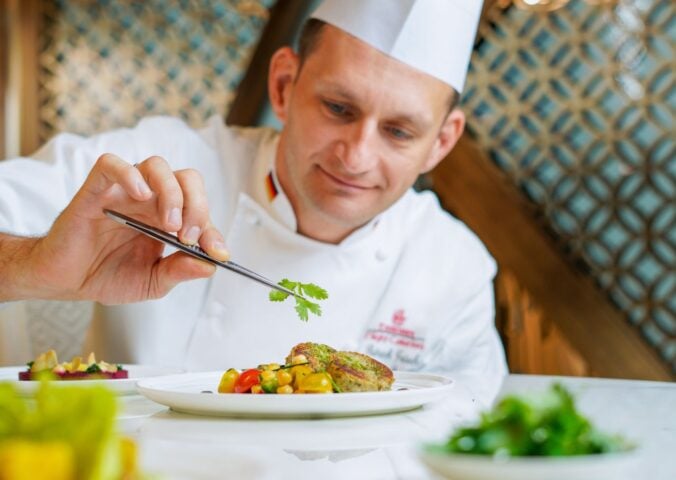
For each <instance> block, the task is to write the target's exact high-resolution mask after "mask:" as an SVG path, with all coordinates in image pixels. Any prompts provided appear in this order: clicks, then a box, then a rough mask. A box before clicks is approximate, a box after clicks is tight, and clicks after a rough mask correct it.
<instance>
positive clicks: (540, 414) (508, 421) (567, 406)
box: [428, 384, 633, 457]
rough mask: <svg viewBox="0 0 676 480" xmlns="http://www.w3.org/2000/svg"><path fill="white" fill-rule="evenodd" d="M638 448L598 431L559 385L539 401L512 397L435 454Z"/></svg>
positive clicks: (538, 453)
mask: <svg viewBox="0 0 676 480" xmlns="http://www.w3.org/2000/svg"><path fill="white" fill-rule="evenodd" d="M632 447H633V446H632V445H631V444H629V443H628V442H626V441H625V440H624V439H623V438H622V437H620V436H618V435H608V434H604V433H601V432H599V431H598V430H596V429H595V428H594V427H593V426H592V424H591V423H590V422H589V420H588V419H587V418H585V417H584V416H583V415H582V414H580V412H578V411H577V410H576V408H575V401H574V398H573V395H572V394H571V393H570V392H569V391H568V390H566V389H565V388H564V387H563V386H562V385H560V384H554V385H553V386H552V387H551V389H550V390H549V391H547V392H546V393H545V394H544V395H541V396H539V397H528V398H526V397H520V396H508V397H505V398H503V399H502V400H500V401H499V402H498V403H497V405H496V406H495V407H494V408H493V409H492V410H491V411H489V412H485V413H483V414H481V418H480V420H479V422H478V424H477V425H476V426H469V427H464V428H460V429H458V430H457V431H456V432H455V433H454V434H453V435H452V436H451V438H450V439H449V440H448V442H446V443H445V444H441V445H431V446H429V447H428V448H429V450H431V451H434V452H452V453H465V454H478V455H493V456H496V457H510V456H515V457H516V456H556V457H560V456H568V455H588V454H597V453H610V452H621V451H627V450H630V449H631V448H632Z"/></svg>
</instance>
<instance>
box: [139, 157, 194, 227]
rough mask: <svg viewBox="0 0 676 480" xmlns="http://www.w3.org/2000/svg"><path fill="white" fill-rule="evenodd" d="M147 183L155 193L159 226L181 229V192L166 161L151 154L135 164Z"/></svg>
mask: <svg viewBox="0 0 676 480" xmlns="http://www.w3.org/2000/svg"><path fill="white" fill-rule="evenodd" d="M136 168H137V169H138V170H139V171H140V172H141V174H142V175H143V177H144V178H145V180H146V182H147V183H148V185H150V188H151V189H152V191H153V192H155V194H157V208H158V210H159V215H160V217H159V218H158V222H159V223H160V225H161V228H163V229H165V230H168V231H170V232H177V231H179V230H180V229H181V226H182V218H183V192H182V191H181V186H180V185H179V183H178V180H176V177H175V176H174V172H173V171H172V170H171V167H169V164H168V163H167V161H166V160H165V159H164V158H162V157H158V156H152V157H149V158H147V159H145V160H144V161H142V162H141V163H138V164H136Z"/></svg>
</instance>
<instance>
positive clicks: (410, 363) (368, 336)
mask: <svg viewBox="0 0 676 480" xmlns="http://www.w3.org/2000/svg"><path fill="white" fill-rule="evenodd" d="M364 340H365V341H366V350H367V351H366V353H368V354H369V355H372V356H374V357H377V358H378V359H380V360H381V361H384V362H385V363H388V364H389V365H391V366H394V367H395V368H397V369H399V368H402V367H403V368H409V369H415V368H420V367H422V366H423V364H422V360H421V353H422V351H423V350H424V349H425V338H424V337H422V336H420V335H419V334H418V333H417V332H416V331H415V330H414V329H412V328H409V327H407V326H406V312H405V311H404V310H403V309H397V310H395V311H394V313H393V314H392V317H391V318H390V321H389V322H379V323H378V325H377V326H375V327H374V328H369V329H368V330H366V332H365V334H364Z"/></svg>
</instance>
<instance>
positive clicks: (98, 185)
mask: <svg viewBox="0 0 676 480" xmlns="http://www.w3.org/2000/svg"><path fill="white" fill-rule="evenodd" d="M480 11H481V2H480V1H478V0H476V1H475V0H417V1H416V0H399V1H397V2H383V1H381V0H327V1H325V2H324V3H323V4H321V5H320V6H319V8H318V9H317V10H316V12H315V13H314V14H313V15H312V17H311V19H310V20H309V21H308V22H307V24H306V27H305V29H304V31H303V34H302V36H301V40H300V43H299V45H300V46H299V51H298V52H295V51H293V50H292V49H291V48H289V47H285V48H282V49H280V50H278V51H277V52H276V53H275V54H274V55H273V56H272V58H271V61H270V73H269V79H268V87H269V95H270V100H271V104H272V107H273V109H274V112H275V113H276V115H277V116H278V118H279V120H280V121H281V123H282V124H283V128H282V130H281V132H277V131H274V130H272V129H269V128H254V129H250V128H234V127H229V126H226V125H224V123H223V120H222V119H221V118H212V119H211V120H210V121H209V122H208V124H207V125H206V126H205V127H204V128H202V129H200V130H194V129H192V128H190V127H189V126H187V125H186V124H185V123H183V122H182V121H180V120H177V119H174V118H168V117H155V118H148V119H145V120H143V121H141V122H140V123H139V124H138V125H137V126H135V127H134V128H132V129H122V130H116V131H112V132H107V133H102V134H98V135H95V136H92V137H90V138H82V137H79V136H75V135H71V134H60V135H58V136H56V137H55V138H53V139H52V140H51V141H50V142H49V143H47V144H46V145H45V146H44V147H43V148H41V149H40V150H39V151H38V152H36V153H35V154H34V155H33V156H32V158H30V159H29V158H20V159H13V160H8V161H4V162H0V231H1V232H5V233H3V234H0V272H2V275H1V277H0V301H4V302H7V301H14V300H22V299H38V298H40V299H63V300H94V301H97V302H98V304H97V307H96V310H95V315H94V318H93V320H92V324H91V327H90V332H89V335H88V340H87V346H86V347H85V350H86V351H89V350H92V351H95V352H97V356H99V358H105V359H108V360H110V361H115V362H128V363H141V364H156V365H157V364H162V365H176V366H182V367H185V368H188V369H191V370H218V369H225V368H228V367H237V368H243V367H247V366H251V365H257V364H259V363H261V362H265V361H274V360H280V359H282V358H284V356H285V355H286V353H287V352H288V351H289V349H290V348H291V347H292V346H293V345H294V344H296V343H299V342H303V341H313V342H321V343H326V344H329V345H331V346H333V347H335V348H338V349H346V350H353V351H360V352H363V353H367V354H369V355H372V356H374V357H376V358H377V359H379V360H381V361H383V362H385V363H386V364H388V365H389V366H390V367H392V368H393V369H400V370H410V371H429V372H443V373H446V374H448V375H450V376H452V377H455V378H458V379H463V381H465V382H466V383H467V385H468V386H469V387H470V388H471V389H473V391H474V392H475V395H476V396H477V397H478V398H481V399H483V400H486V401H489V400H490V399H491V397H492V396H493V395H494V394H495V393H496V391H497V389H498V388H499V385H500V381H501V378H502V376H503V375H504V374H505V372H506V367H505V361H504V354H503V351H502V347H501V344H500V340H499V337H498V334H497V332H496V329H495V326H494V304H493V289H492V279H493V277H494V275H495V271H496V267H495V263H494V261H493V260H492V258H491V257H490V255H489V254H488V253H487V251H486V250H485V248H484V247H483V245H482V244H481V243H480V241H479V240H478V239H477V238H476V237H475V235H474V234H473V233H472V232H470V231H469V230H468V229H467V228H466V227H465V226H464V225H463V224H462V223H460V222H459V221H458V220H456V219H454V218H453V217H451V216H450V215H449V214H447V213H446V212H444V211H443V210H442V209H441V208H440V206H439V204H438V201H437V199H436V198H435V197H434V196H433V194H431V193H429V192H426V193H416V192H415V191H413V190H412V189H411V186H412V184H413V182H414V181H415V179H416V178H417V176H418V175H419V174H421V173H424V172H426V171H429V170H430V169H432V168H433V167H434V166H435V165H436V164H437V163H438V162H439V161H441V160H442V159H443V158H444V157H445V156H446V155H447V154H448V152H449V151H450V150H451V149H452V148H453V146H454V145H455V143H456V141H457V140H458V138H459V136H460V135H461V133H462V131H463V128H464V122H465V119H464V115H463V113H462V112H461V111H460V110H459V109H458V108H456V104H457V97H458V94H459V92H461V91H462V88H463V84H464V81H465V75H466V71H467V67H468V62H469V56H470V53H471V51H472V45H473V40H474V35H475V32H476V25H477V22H478V18H479V15H480ZM104 208H110V209H113V210H117V211H120V212H123V213H125V214H127V215H129V216H132V217H135V218H138V219H139V220H141V221H144V222H146V223H149V224H152V225H154V226H156V227H158V228H162V229H164V230H167V231H172V232H177V234H178V236H179V238H180V239H181V241H183V242H184V243H188V244H199V245H200V246H201V247H202V248H204V249H205V250H206V251H207V252H209V253H210V254H211V255H213V256H215V257H217V258H222V259H225V258H228V256H229V257H230V258H231V259H232V260H234V261H236V262H237V263H240V264H241V265H244V266H246V267H248V268H250V269H252V270H255V271H257V272H259V273H261V274H263V275H265V276H266V277H268V278H271V279H274V280H281V279H283V278H288V279H291V280H293V281H299V282H304V283H310V282H311V283H315V284H317V285H320V286H321V287H323V288H324V289H326V290H327V291H328V293H329V298H328V299H327V300H325V301H322V302H321V308H322V315H321V316H314V315H311V316H310V318H309V320H308V321H301V320H299V318H298V316H297V314H296V312H295V310H294V305H293V300H292V299H287V301H285V302H274V303H273V302H270V301H269V300H268V293H269V291H268V289H266V288H265V287H262V286H261V285H259V284H257V283H254V282H252V281H251V280H249V279H247V278H244V277H241V276H239V275H236V274H233V273H231V272H229V271H225V270H219V271H215V268H214V267H213V266H211V265H208V264H205V263H203V262H200V261H198V260H195V259H192V258H190V257H188V256H186V255H185V254H182V253H179V252H171V251H166V250H163V246H162V245H161V244H159V243H158V242H156V241H154V240H152V239H149V238H147V237H145V236H142V235H139V234H137V233H136V232H134V231H133V230H131V229H128V228H126V227H124V226H122V225H119V224H117V223H115V222H113V221H112V220H110V219H108V218H107V217H106V216H104V214H103V209H104ZM226 246H227V247H226ZM189 280H190V281H189Z"/></svg>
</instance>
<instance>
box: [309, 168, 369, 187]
mask: <svg viewBox="0 0 676 480" xmlns="http://www.w3.org/2000/svg"><path fill="white" fill-rule="evenodd" d="M318 168H319V170H320V171H321V172H322V173H323V174H324V175H326V176H327V177H328V178H329V179H331V180H332V181H333V182H334V183H337V184H338V185H341V186H342V187H344V188H350V189H355V190H368V189H369V188H371V187H370V186H366V185H361V184H359V183H355V182H353V181H351V180H347V179H344V178H341V177H338V176H336V175H334V174H332V173H330V172H328V171H327V170H325V169H323V168H322V167H320V166H318Z"/></svg>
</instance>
